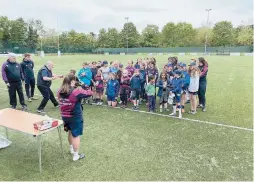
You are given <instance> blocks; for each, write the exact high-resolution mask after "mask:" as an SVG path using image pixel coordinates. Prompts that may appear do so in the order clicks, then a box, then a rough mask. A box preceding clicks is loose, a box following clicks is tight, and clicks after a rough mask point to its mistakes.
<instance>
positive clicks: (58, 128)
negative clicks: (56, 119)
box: [57, 126, 64, 158]
mask: <svg viewBox="0 0 254 182" xmlns="http://www.w3.org/2000/svg"><path fill="white" fill-rule="evenodd" d="M57 131H58V136H59V140H60V146H61V151H62V154H63V158H64V151H63V142H62V131H61V128H60V126H59V127H57Z"/></svg>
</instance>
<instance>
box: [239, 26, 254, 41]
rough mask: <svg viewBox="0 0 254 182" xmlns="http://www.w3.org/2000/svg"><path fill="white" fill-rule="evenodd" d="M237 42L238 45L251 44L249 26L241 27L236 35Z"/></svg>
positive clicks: (250, 28) (251, 34) (251, 31)
mask: <svg viewBox="0 0 254 182" xmlns="http://www.w3.org/2000/svg"><path fill="white" fill-rule="evenodd" d="M237 42H238V44H240V45H251V44H253V28H252V27H251V26H245V27H243V28H242V29H241V30H240V31H239V34H238V37H237Z"/></svg>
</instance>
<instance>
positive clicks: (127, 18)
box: [125, 17, 129, 54]
mask: <svg viewBox="0 0 254 182" xmlns="http://www.w3.org/2000/svg"><path fill="white" fill-rule="evenodd" d="M125 19H126V22H127V33H126V39H127V54H128V51H129V50H128V47H129V45H128V44H129V42H128V41H129V40H128V39H129V37H128V34H129V25H128V20H129V17H125Z"/></svg>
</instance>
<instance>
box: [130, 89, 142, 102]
mask: <svg viewBox="0 0 254 182" xmlns="http://www.w3.org/2000/svg"><path fill="white" fill-rule="evenodd" d="M139 96H140V89H133V90H132V91H131V99H132V100H135V99H136V100H138V99H139Z"/></svg>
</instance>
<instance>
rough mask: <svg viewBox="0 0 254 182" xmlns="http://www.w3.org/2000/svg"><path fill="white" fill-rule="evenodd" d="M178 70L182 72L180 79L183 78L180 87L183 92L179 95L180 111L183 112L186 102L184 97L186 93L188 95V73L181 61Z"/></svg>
mask: <svg viewBox="0 0 254 182" xmlns="http://www.w3.org/2000/svg"><path fill="white" fill-rule="evenodd" d="M180 70H181V72H182V80H183V87H182V88H183V93H182V96H181V108H182V113H184V105H185V103H186V99H187V95H188V87H189V84H190V75H189V73H188V71H187V68H186V64H185V63H182V64H181V65H180Z"/></svg>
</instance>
